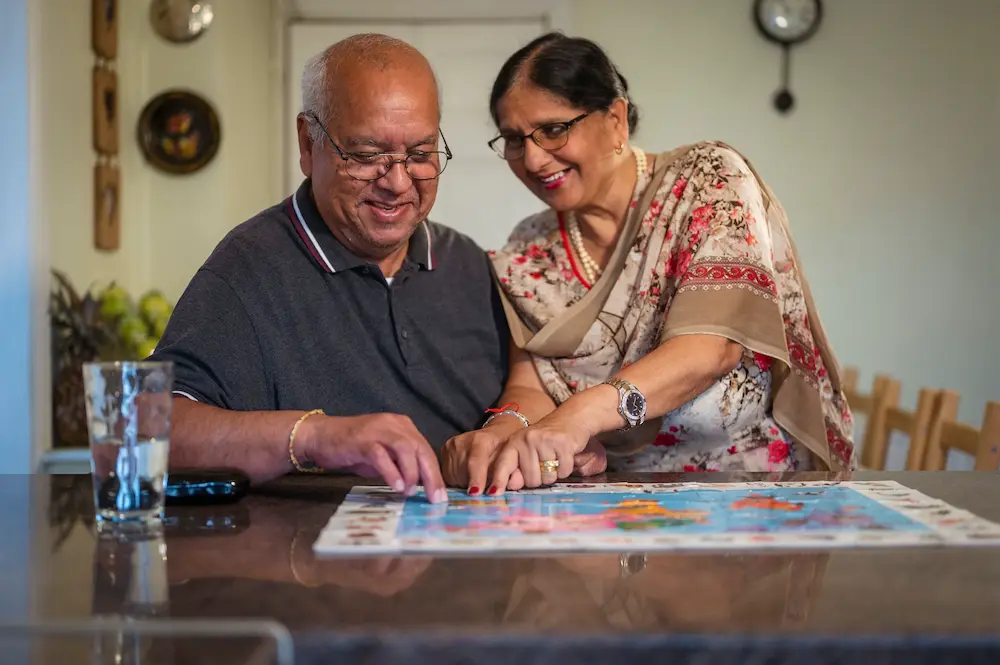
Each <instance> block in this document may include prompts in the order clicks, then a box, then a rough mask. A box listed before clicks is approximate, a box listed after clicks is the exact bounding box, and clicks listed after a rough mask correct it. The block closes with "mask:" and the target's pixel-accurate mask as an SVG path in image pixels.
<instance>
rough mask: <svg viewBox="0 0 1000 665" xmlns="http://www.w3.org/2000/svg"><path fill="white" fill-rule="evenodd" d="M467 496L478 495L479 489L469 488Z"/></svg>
mask: <svg viewBox="0 0 1000 665" xmlns="http://www.w3.org/2000/svg"><path fill="white" fill-rule="evenodd" d="M469 494H479V488H478V487H470V488H469Z"/></svg>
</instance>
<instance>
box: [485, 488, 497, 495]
mask: <svg viewBox="0 0 1000 665" xmlns="http://www.w3.org/2000/svg"><path fill="white" fill-rule="evenodd" d="M496 493H497V488H496V487H491V488H490V491H489V492H487V494H491V495H492V494H496Z"/></svg>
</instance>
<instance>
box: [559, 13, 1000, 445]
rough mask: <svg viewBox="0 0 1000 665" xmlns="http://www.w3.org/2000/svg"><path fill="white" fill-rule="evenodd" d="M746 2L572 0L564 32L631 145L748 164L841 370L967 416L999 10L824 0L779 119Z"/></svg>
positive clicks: (991, 217)
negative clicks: (714, 145) (622, 95)
mask: <svg viewBox="0 0 1000 665" xmlns="http://www.w3.org/2000/svg"><path fill="white" fill-rule="evenodd" d="M750 4H751V3H750V2H749V1H747V2H733V0H684V1H680V0H674V1H669V2H663V1H661V0H626V1H625V2H621V3H618V8H617V9H615V10H611V9H610V7H609V6H608V5H607V4H606V3H604V2H603V1H602V0H579V1H578V2H577V4H576V8H577V10H576V13H575V15H574V27H575V28H576V30H577V32H578V33H580V34H583V35H586V36H588V37H591V38H593V39H595V40H597V41H598V42H600V43H601V44H603V45H604V46H605V47H606V48H607V49H608V50H609V51H610V53H611V55H612V57H613V58H614V59H615V60H616V62H617V63H618V65H619V66H620V69H621V70H622V72H623V73H624V74H625V76H626V78H628V80H629V83H630V86H631V88H632V89H633V90H634V91H635V97H636V102H637V103H638V104H639V105H640V106H641V107H642V110H643V111H644V116H645V117H644V124H643V125H642V126H641V129H640V132H639V137H638V142H639V143H640V145H642V146H644V147H646V148H647V149H660V148H665V147H668V146H672V145H675V144H680V143H683V142H688V141H694V140H698V139H704V138H719V139H723V140H726V141H729V142H730V143H732V144H733V145H734V146H736V147H738V148H740V149H741V150H742V151H743V152H745V153H746V154H747V155H748V156H749V157H750V158H751V160H752V161H753V162H754V164H755V166H757V167H758V169H759V170H760V171H761V173H762V175H763V176H764V178H765V179H767V180H768V181H769V182H770V184H771V185H772V187H773V188H774V189H775V191H776V193H777V195H778V196H779V197H780V198H781V200H782V201H783V203H784V204H785V206H786V208H787V209H788V212H789V216H790V220H791V228H792V233H793V235H794V238H795V240H796V242H797V244H798V247H799V250H800V252H801V254H802V260H803V263H804V265H805V270H806V273H807V275H808V278H809V279H810V281H811V284H812V286H813V291H814V295H815V297H816V299H817V301H818V307H819V310H820V313H821V315H822V318H823V321H824V324H825V325H826V327H827V329H828V332H829V333H830V336H831V340H832V343H833V345H834V347H835V349H836V351H837V354H838V356H839V358H840V360H841V361H842V363H844V364H853V365H858V366H860V367H861V369H862V371H863V372H864V374H863V376H862V380H863V381H867V380H869V379H870V378H871V374H872V373H873V372H875V371H885V372H889V373H891V374H893V375H895V376H896V377H897V378H899V379H900V380H901V381H902V383H903V388H904V395H903V399H904V402H905V403H907V404H911V405H912V404H913V403H914V402H915V399H916V393H917V391H918V390H919V388H920V387H921V386H923V385H934V386H941V387H947V388H952V389H955V390H958V391H960V393H961V395H962V404H961V416H962V417H963V418H964V419H967V420H969V421H970V422H973V423H977V424H978V423H979V422H981V419H982V413H983V411H982V410H983V406H984V402H985V401H986V399H987V398H991V399H1000V354H997V353H996V352H995V348H996V347H995V342H994V340H995V335H996V331H997V330H998V329H1000V296H998V295H995V294H994V293H993V287H994V283H995V280H994V279H992V272H993V271H992V270H991V268H992V267H993V266H992V265H991V264H992V263H994V261H995V259H994V258H993V254H994V252H995V251H996V248H997V247H1000V220H998V219H997V214H996V208H995V204H994V203H993V198H994V192H995V190H996V186H997V185H996V180H997V177H998V176H1000V169H998V168H997V166H996V155H997V147H998V146H1000V122H998V121H997V118H998V117H1000V114H998V89H1000V84H998V82H1000V76H998V73H1000V71H998V68H997V62H998V60H1000V46H998V42H997V40H996V32H997V30H998V29H1000V3H998V2H996V0H949V2H947V3H942V2H937V1H935V0H906V2H905V3H904V2H871V0H837V1H836V2H827V3H825V4H824V6H825V7H826V16H825V19H824V23H823V25H822V27H821V29H820V31H819V33H818V34H817V35H816V36H815V37H814V39H813V40H812V41H810V42H808V43H807V44H805V45H803V46H802V47H801V48H798V49H795V50H794V51H793V55H792V90H793V92H794V93H795V95H796V98H797V101H798V106H797V108H796V110H795V111H794V112H793V113H792V114H791V115H790V116H788V117H782V116H779V115H778V114H777V113H776V112H775V111H774V110H773V108H772V107H771V106H770V99H771V95H772V93H773V91H774V90H775V89H776V88H777V86H778V81H779V71H780V70H779V65H780V58H779V55H780V53H779V50H778V49H777V48H775V47H773V46H771V45H770V44H769V43H767V42H766V41H764V40H763V39H762V38H761V37H760V36H758V34H757V33H756V31H755V28H754V26H753V24H752V23H751V19H750V11H749V6H750ZM640 18H641V20H639V19H640ZM902 461H903V458H902V457H901V456H900V455H899V453H898V451H896V452H894V454H893V457H892V460H891V462H892V463H896V465H901V464H902Z"/></svg>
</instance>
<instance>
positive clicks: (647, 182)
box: [491, 142, 856, 470]
mask: <svg viewBox="0 0 1000 665" xmlns="http://www.w3.org/2000/svg"><path fill="white" fill-rule="evenodd" d="M650 161H652V162H653V167H652V173H647V174H644V175H643V177H641V178H640V179H639V182H638V183H637V185H636V191H635V192H634V194H633V199H632V203H631V210H630V214H629V215H628V218H627V220H626V226H625V229H624V231H623V232H622V234H621V238H620V240H619V243H618V245H617V247H616V248H615V250H614V253H613V254H612V257H611V259H610V261H609V264H608V266H607V267H606V268H605V271H604V272H603V273H602V275H601V277H600V278H599V279H598V281H597V282H596V284H593V285H589V284H586V282H585V279H584V278H583V277H582V276H581V275H580V273H579V271H578V270H577V269H576V266H575V261H574V258H573V255H572V253H571V252H570V251H569V248H568V243H567V242H566V237H565V235H566V234H565V229H564V227H563V224H562V220H561V218H559V217H558V216H557V215H555V214H554V213H552V212H551V211H546V212H544V213H540V214H539V215H536V216H533V217H531V218H528V219H527V220H525V221H524V222H522V223H521V224H520V225H519V226H518V228H517V229H516V230H515V231H514V233H513V234H512V235H511V239H510V242H509V243H508V245H507V246H506V247H505V248H504V249H503V250H501V251H498V252H493V253H491V256H492V260H493V265H494V269H495V272H496V274H497V277H498V281H499V284H500V288H501V292H502V294H503V296H504V306H505V308H506V311H507V317H508V321H509V323H510V327H511V331H512V335H513V338H514V341H515V342H516V343H517V344H518V346H520V347H521V348H523V349H525V350H527V351H528V352H529V353H530V354H531V355H532V356H533V358H534V359H535V362H536V367H537V368H538V369H539V375H540V376H541V378H542V381H543V383H544V384H545V387H546V390H547V391H548V392H549V394H550V395H551V396H552V398H553V399H554V400H555V401H556V403H557V404H559V403H562V402H563V401H565V400H566V399H568V398H569V397H570V396H571V395H572V394H573V393H575V392H578V391H580V390H584V389H586V388H588V387H590V386H592V385H596V384H598V383H600V382H601V381H603V380H606V379H607V378H609V377H610V376H612V375H614V374H615V373H616V372H618V371H619V370H620V369H621V368H622V367H624V366H627V365H628V364H631V363H634V362H636V361H637V360H639V359H641V358H642V357H643V356H645V355H646V354H648V353H649V352H650V351H651V350H652V349H654V348H655V347H656V346H657V345H658V344H660V343H662V342H663V341H665V340H667V339H670V338H672V337H675V336H677V335H684V334H692V333H705V334H717V335H722V336H725V337H728V338H730V339H732V340H734V341H737V342H739V343H740V344H742V345H743V346H744V347H745V348H746V349H747V350H748V354H747V356H745V360H749V362H748V364H754V363H755V364H756V365H757V368H753V369H754V371H755V372H757V374H758V375H760V376H765V377H766V379H767V380H766V381H758V383H757V384H756V385H758V386H764V387H765V389H766V391H767V392H768V393H769V394H768V395H767V398H766V402H767V407H766V408H767V410H768V412H769V413H768V417H769V418H770V417H771V416H773V422H776V423H777V424H778V425H779V426H780V428H781V429H783V430H784V431H785V432H787V433H788V434H789V435H790V436H791V437H792V438H793V439H794V440H795V442H796V443H798V444H800V446H804V447H805V448H806V449H808V452H809V453H810V454H811V458H812V459H811V460H810V461H811V463H812V465H813V466H816V467H820V468H828V469H834V470H841V469H851V468H854V467H855V466H856V462H855V454H854V445H853V443H852V434H851V433H852V427H853V423H852V417H851V413H850V410H849V408H848V406H847V401H846V399H845V397H844V395H843V392H842V391H841V387H840V378H839V371H838V368H837V363H836V360H835V358H834V355H833V353H832V351H831V349H830V346H829V343H828V342H827V339H826V335H825V334H824V332H823V328H822V325H821V323H820V320H819V317H818V315H817V314H816V308H815V305H814V304H813V300H812V297H811V295H810V292H809V287H808V285H807V283H806V280H805V277H804V275H803V274H802V271H801V267H800V264H799V260H798V256H797V253H796V251H795V248H794V245H793V244H792V239H791V235H790V233H789V231H788V222H787V217H786V215H785V211H784V209H783V208H782V207H781V204H780V203H779V202H778V200H777V198H776V197H775V196H774V194H773V192H772V191H771V190H770V188H769V187H768V186H767V184H766V183H764V181H763V180H762V179H761V178H760V177H759V176H758V174H757V173H756V171H755V170H754V169H753V167H752V166H751V165H750V163H749V161H748V160H747V159H746V158H745V157H743V156H742V155H740V154H739V153H738V152H737V151H736V150H734V149H733V148H731V147H730V146H728V145H725V144H723V143H718V142H705V143H699V144H695V145H692V146H685V147H682V148H678V149H677V150H674V151H671V152H669V153H664V154H661V155H657V156H656V157H655V159H653V160H650ZM723 381H726V379H723ZM762 403H763V402H762ZM723 410H725V409H723ZM663 422H664V421H663V419H662V418H660V419H652V420H650V421H649V422H648V423H647V425H646V426H644V427H642V428H638V429H636V430H633V431H632V432H630V433H628V434H627V435H620V434H617V433H608V434H606V435H603V436H602V437H601V438H602V440H603V441H604V442H605V443H606V445H608V446H609V451H610V452H615V451H618V452H629V453H634V452H635V451H637V450H640V449H641V448H643V447H644V446H648V445H651V444H652V442H653V440H654V438H655V437H656V436H657V432H658V431H659V430H660V427H661V425H663ZM682 429H683V428H682ZM772 429H773V428H772ZM671 431H677V427H674V428H672V429H671Z"/></svg>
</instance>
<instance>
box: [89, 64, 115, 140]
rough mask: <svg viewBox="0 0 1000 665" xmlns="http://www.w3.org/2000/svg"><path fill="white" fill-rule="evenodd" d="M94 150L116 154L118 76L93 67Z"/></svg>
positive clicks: (101, 68)
mask: <svg viewBox="0 0 1000 665" xmlns="http://www.w3.org/2000/svg"><path fill="white" fill-rule="evenodd" d="M93 99H94V150H96V151H97V152H99V153H102V154H105V155H116V154H118V75H117V74H115V72H113V71H111V70H110V69H106V68H104V67H94V92H93Z"/></svg>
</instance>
